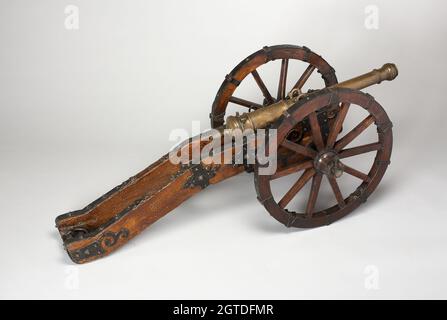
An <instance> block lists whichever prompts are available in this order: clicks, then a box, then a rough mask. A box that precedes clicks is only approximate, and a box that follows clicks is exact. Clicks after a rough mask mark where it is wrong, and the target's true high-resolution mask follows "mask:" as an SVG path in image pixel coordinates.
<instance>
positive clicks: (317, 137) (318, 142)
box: [309, 112, 324, 151]
mask: <svg viewBox="0 0 447 320" xmlns="http://www.w3.org/2000/svg"><path fill="white" fill-rule="evenodd" d="M309 122H310V128H311V130H312V139H313V142H314V143H315V146H316V147H317V149H318V151H321V150H323V149H324V142H323V136H322V135H321V128H320V124H319V123H318V118H317V114H316V112H312V113H311V114H309Z"/></svg>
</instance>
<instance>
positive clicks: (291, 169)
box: [271, 160, 314, 180]
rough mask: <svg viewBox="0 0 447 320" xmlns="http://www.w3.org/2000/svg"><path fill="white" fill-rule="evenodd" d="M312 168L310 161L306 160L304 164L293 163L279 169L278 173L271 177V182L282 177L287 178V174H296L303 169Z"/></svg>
mask: <svg viewBox="0 0 447 320" xmlns="http://www.w3.org/2000/svg"><path fill="white" fill-rule="evenodd" d="M313 166H314V162H313V161H312V160H307V161H305V162H300V163H294V164H292V165H289V166H287V167H284V168H280V169H279V170H278V171H276V173H275V174H273V176H272V177H271V180H275V179H278V178H281V177H284V176H287V175H289V174H292V173H295V172H298V171H300V170H303V169H310V168H312V167H313Z"/></svg>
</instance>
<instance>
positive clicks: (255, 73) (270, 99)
mask: <svg viewBox="0 0 447 320" xmlns="http://www.w3.org/2000/svg"><path fill="white" fill-rule="evenodd" d="M251 74H252V76H253V78H254V79H255V81H256V83H257V84H258V87H259V89H261V91H262V95H263V96H264V98H265V99H266V100H267V101H268V103H269V104H271V103H273V102H275V99H273V97H272V95H271V94H270V92H269V90H268V89H267V87H266V86H265V84H264V81H262V79H261V76H260V75H259V73H258V71H256V70H253V71H252V72H251Z"/></svg>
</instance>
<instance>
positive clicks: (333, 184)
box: [327, 177, 345, 208]
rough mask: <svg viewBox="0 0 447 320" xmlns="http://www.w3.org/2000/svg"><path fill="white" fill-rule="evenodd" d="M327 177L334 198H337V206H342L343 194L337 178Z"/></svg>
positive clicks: (343, 201) (343, 204) (343, 203)
mask: <svg viewBox="0 0 447 320" xmlns="http://www.w3.org/2000/svg"><path fill="white" fill-rule="evenodd" d="M327 179H328V181H329V184H330V185H331V188H332V191H333V192H334V195H335V199H336V200H337V203H338V205H339V207H340V208H343V207H344V206H345V200H344V198H343V195H342V194H341V191H340V187H339V186H338V183H337V179H335V178H334V177H328V178H327Z"/></svg>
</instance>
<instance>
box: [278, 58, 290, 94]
mask: <svg viewBox="0 0 447 320" xmlns="http://www.w3.org/2000/svg"><path fill="white" fill-rule="evenodd" d="M288 66H289V59H282V61H281V73H280V75H279V84H278V95H277V99H278V100H281V99H284V97H285V96H286V82H287V68H288Z"/></svg>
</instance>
